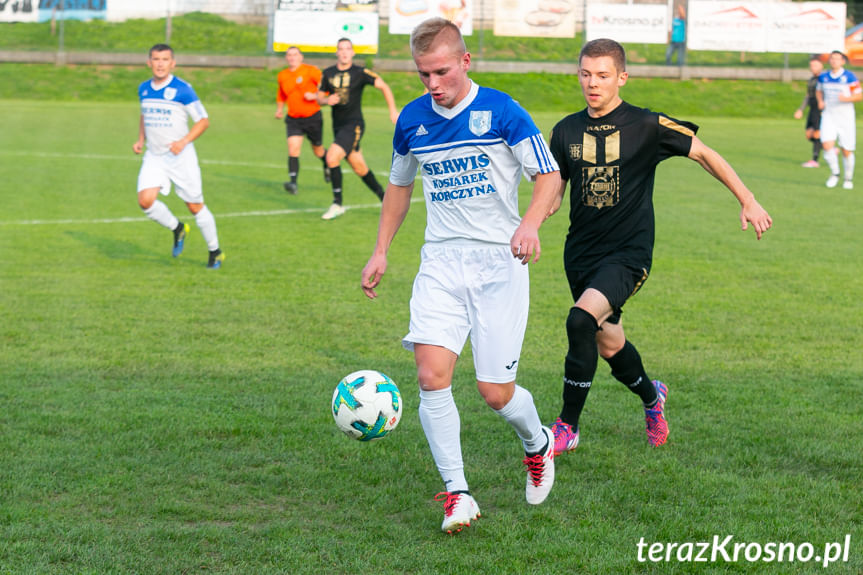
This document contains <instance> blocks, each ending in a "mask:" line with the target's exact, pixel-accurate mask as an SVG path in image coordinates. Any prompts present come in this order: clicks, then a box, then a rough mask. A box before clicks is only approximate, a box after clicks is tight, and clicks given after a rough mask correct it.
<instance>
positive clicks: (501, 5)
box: [494, 0, 581, 38]
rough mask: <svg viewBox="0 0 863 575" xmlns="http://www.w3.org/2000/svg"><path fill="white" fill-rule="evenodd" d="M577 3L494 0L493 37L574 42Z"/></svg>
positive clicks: (548, 0) (554, 0)
mask: <svg viewBox="0 0 863 575" xmlns="http://www.w3.org/2000/svg"><path fill="white" fill-rule="evenodd" d="M576 2H581V0H527V1H524V0H495V2H494V35H495V36H534V37H540V38H574V37H575V21H576V5H575V4H576Z"/></svg>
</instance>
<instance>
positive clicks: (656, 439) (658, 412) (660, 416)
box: [644, 379, 668, 447]
mask: <svg viewBox="0 0 863 575" xmlns="http://www.w3.org/2000/svg"><path fill="white" fill-rule="evenodd" d="M653 386H654V387H655V388H656V404H655V405H654V406H653V407H645V408H644V418H645V420H646V421H647V442H648V443H650V445H652V446H653V447H659V446H660V445H662V444H663V443H665V440H666V439H668V422H667V421H666V420H665V400H666V398H668V387H667V386H666V385H665V384H664V383H662V382H661V381H659V380H656V379H655V380H653Z"/></svg>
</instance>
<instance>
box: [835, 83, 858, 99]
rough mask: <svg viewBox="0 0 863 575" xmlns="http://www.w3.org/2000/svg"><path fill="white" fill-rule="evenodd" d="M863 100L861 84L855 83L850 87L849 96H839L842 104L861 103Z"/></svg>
mask: <svg viewBox="0 0 863 575" xmlns="http://www.w3.org/2000/svg"><path fill="white" fill-rule="evenodd" d="M860 100H863V89H861V88H860V82H854V83H853V84H851V85H850V86H848V95H845V94H839V101H840V102H859V101H860Z"/></svg>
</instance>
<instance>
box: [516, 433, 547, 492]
mask: <svg viewBox="0 0 863 575" xmlns="http://www.w3.org/2000/svg"><path fill="white" fill-rule="evenodd" d="M542 432H543V433H544V434H545V437H546V439H547V441H548V442H547V443H546V445H545V449H543V450H542V451H540V452H539V453H536V454H534V455H525V457H524V460H523V461H522V462H523V463H524V464H525V465H526V466H527V486H526V487H525V492H524V494H525V497H526V498H527V502H528V503H530V504H531V505H539V504H540V503H542V502H543V501H545V498H546V497H548V494H549V493H550V492H551V486H552V485H554V434H553V433H552V432H551V430H550V429H549V428H547V427H544V426H543V428H542Z"/></svg>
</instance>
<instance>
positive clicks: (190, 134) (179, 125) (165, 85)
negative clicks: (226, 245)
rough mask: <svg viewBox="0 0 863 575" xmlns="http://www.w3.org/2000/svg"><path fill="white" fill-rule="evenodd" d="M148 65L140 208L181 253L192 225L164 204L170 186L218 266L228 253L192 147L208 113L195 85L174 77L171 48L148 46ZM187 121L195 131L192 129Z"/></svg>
mask: <svg viewBox="0 0 863 575" xmlns="http://www.w3.org/2000/svg"><path fill="white" fill-rule="evenodd" d="M147 66H148V67H149V68H150V69H151V70H152V71H153V78H152V79H150V80H147V81H145V82H143V83H142V84H141V85H140V86H139V87H138V98H139V100H140V101H141V122H140V126H139V129H138V141H136V142H135V143H134V145H133V146H132V150H134V152H135V153H136V154H140V153H141V152H142V151H144V144H145V143H146V145H147V151H146V152H145V153H144V159H143V161H142V163H141V171H140V172H139V173H138V204H139V205H140V206H141V209H142V210H144V213H145V214H147V217H148V218H150V219H151V220H153V221H154V222H156V223H158V224H160V225H162V226H165V227H166V228H168V229H169V230H172V231H173V232H174V247H173V252H172V253H173V256H174V257H177V256H179V255H180V254H181V253H182V252H183V246H184V244H185V239H186V233H187V232H188V231H189V225H188V224H185V223H183V222H181V221H180V220H178V219H177V217H176V216H175V215H174V214H173V213H171V210H170V209H169V208H168V206H167V205H166V204H165V203H163V202H161V201H160V200H159V199H158V198H159V194H160V193H161V194H162V195H166V196H167V195H168V194H169V193H170V191H171V183H173V184H174V189H175V190H176V192H177V195H178V196H179V197H180V199H182V200H183V201H184V202H186V205H187V206H188V208H189V211H190V212H191V213H192V214H193V215H194V216H195V223H197V224H198V228H199V229H200V230H201V234H202V235H203V236H204V241H205V242H206V243H207V248H208V250H209V252H210V255H209V258H208V261H207V267H208V268H211V269H215V268H219V267H221V266H222V262H223V261H224V259H225V255H224V254H223V253H222V251H221V250H220V249H219V236H218V234H217V233H216V220H215V218H214V217H213V214H212V212H210V210H209V209H208V208H207V206H206V205H205V204H204V193H203V190H202V186H201V168H200V166H199V165H198V155H197V154H196V153H195V146H194V144H193V143H192V142H193V141H194V140H196V139H197V138H198V136H200V135H201V134H203V133H204V130H206V129H207V127H208V126H209V125H210V120H209V119H208V117H207V111H206V110H205V109H204V106H203V105H202V104H201V101H200V100H199V99H198V96H197V95H196V94H195V91H194V90H193V89H192V86H191V85H189V84H188V83H187V82H184V81H183V80H181V79H180V78H177V77H176V76H174V75H173V71H174V67H175V66H176V61H175V60H174V51H173V50H172V49H171V47H170V46H168V45H167V44H156V45H155V46H153V47H152V48H150V54H149V57H148V59H147ZM189 119H191V120H192V122H193V124H192V127H191V128H189Z"/></svg>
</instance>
